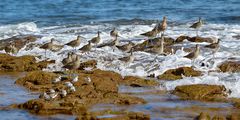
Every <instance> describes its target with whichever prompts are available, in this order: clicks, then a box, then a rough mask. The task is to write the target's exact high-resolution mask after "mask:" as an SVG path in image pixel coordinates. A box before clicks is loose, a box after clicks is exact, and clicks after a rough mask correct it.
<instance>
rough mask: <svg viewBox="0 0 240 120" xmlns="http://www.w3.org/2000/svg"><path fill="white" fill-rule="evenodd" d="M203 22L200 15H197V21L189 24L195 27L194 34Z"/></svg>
mask: <svg viewBox="0 0 240 120" xmlns="http://www.w3.org/2000/svg"><path fill="white" fill-rule="evenodd" d="M202 24H203V22H202V20H201V17H199V19H198V22H195V23H193V25H191V26H190V28H194V29H196V35H197V36H198V30H199V28H200V27H201V26H202Z"/></svg>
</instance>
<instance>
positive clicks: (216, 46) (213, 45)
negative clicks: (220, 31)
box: [204, 39, 221, 58]
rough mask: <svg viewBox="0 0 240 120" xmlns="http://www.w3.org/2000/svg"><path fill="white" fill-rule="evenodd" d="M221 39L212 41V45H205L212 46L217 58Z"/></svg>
mask: <svg viewBox="0 0 240 120" xmlns="http://www.w3.org/2000/svg"><path fill="white" fill-rule="evenodd" d="M220 41H221V39H218V41H217V42H216V43H212V44H210V45H206V46H204V47H205V48H210V49H212V54H213V57H214V58H215V53H217V52H218V50H219V49H220V45H219V43H220Z"/></svg>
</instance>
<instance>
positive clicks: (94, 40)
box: [90, 31, 101, 45]
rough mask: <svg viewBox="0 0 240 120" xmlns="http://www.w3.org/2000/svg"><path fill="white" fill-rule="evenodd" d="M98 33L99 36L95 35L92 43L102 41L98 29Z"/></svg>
mask: <svg viewBox="0 0 240 120" xmlns="http://www.w3.org/2000/svg"><path fill="white" fill-rule="evenodd" d="M97 34H98V35H97V37H94V38H92V39H91V40H90V41H91V43H93V44H96V45H97V44H98V43H99V42H100V40H101V38H100V32H99V31H98V33H97Z"/></svg>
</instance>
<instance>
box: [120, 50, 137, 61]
mask: <svg viewBox="0 0 240 120" xmlns="http://www.w3.org/2000/svg"><path fill="white" fill-rule="evenodd" d="M118 60H120V61H123V62H125V63H126V64H128V65H129V64H130V63H131V62H133V61H134V56H133V49H131V54H130V55H129V56H127V57H122V58H119V59H118Z"/></svg>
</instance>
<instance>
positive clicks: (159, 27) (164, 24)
mask: <svg viewBox="0 0 240 120" xmlns="http://www.w3.org/2000/svg"><path fill="white" fill-rule="evenodd" d="M166 29H167V17H166V16H164V17H163V20H162V24H160V25H159V26H158V27H157V31H158V33H160V32H161V31H162V34H163V35H164V32H165V30H166Z"/></svg>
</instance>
